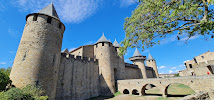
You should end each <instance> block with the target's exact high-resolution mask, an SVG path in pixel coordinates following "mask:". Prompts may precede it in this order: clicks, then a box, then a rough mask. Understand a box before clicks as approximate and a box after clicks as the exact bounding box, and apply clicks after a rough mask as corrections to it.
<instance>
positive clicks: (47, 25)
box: [10, 4, 65, 99]
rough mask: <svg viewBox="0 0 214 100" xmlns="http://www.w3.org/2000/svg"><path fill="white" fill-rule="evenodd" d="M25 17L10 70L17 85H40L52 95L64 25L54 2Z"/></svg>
mask: <svg viewBox="0 0 214 100" xmlns="http://www.w3.org/2000/svg"><path fill="white" fill-rule="evenodd" d="M26 21H27V22H26V25H25V28H24V31H23V35H22V38H21V42H20V44H19V48H18V51H17V54H16V57H15V60H14V64H13V67H12V71H11V74H10V78H11V80H12V84H13V85H15V86H16V87H24V86H26V85H28V84H30V85H36V86H41V88H42V89H43V90H45V94H46V95H48V96H49V98H50V99H53V98H54V97H55V92H56V80H57V74H58V67H59V64H60V57H61V54H60V53H61V46H62V38H63V33H64V30H65V26H64V24H63V23H62V22H61V21H60V19H59V17H58V15H57V13H56V10H55V8H54V6H53V4H50V5H48V6H47V7H46V8H44V9H42V10H41V11H40V12H38V13H33V14H29V15H27V16H26Z"/></svg>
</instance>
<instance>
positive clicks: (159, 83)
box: [118, 75, 214, 97]
mask: <svg viewBox="0 0 214 100" xmlns="http://www.w3.org/2000/svg"><path fill="white" fill-rule="evenodd" d="M174 83H181V84H184V85H187V86H189V87H190V88H191V89H193V90H194V91H195V92H196V93H197V92H200V91H210V90H212V89H214V75H206V76H198V77H196V76H191V77H176V78H148V79H131V80H118V91H120V92H121V93H124V94H132V91H133V90H134V91H138V93H139V95H145V89H146V88H145V87H146V86H147V85H148V84H153V85H155V86H156V87H157V88H159V89H160V90H161V93H162V96H163V97H167V89H168V87H169V86H170V85H171V84H174Z"/></svg>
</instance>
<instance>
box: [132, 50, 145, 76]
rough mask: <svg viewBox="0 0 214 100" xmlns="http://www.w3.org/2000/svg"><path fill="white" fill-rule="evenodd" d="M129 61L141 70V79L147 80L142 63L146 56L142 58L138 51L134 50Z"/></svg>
mask: <svg viewBox="0 0 214 100" xmlns="http://www.w3.org/2000/svg"><path fill="white" fill-rule="evenodd" d="M129 60H131V61H132V62H133V63H134V64H135V65H138V67H139V68H140V70H141V73H142V76H143V78H144V79H145V78H147V75H146V67H145V64H144V61H145V60H146V56H142V55H141V54H140V52H139V51H138V49H137V48H136V50H135V52H134V55H133V56H132V57H131V58H129Z"/></svg>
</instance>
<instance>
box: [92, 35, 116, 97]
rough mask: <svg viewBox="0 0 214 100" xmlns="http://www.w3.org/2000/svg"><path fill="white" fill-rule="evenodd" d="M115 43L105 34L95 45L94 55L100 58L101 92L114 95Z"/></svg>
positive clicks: (104, 94)
mask: <svg viewBox="0 0 214 100" xmlns="http://www.w3.org/2000/svg"><path fill="white" fill-rule="evenodd" d="M112 50H113V45H112V43H111V42H110V41H108V40H107V39H106V37H105V36H104V34H103V36H102V37H101V38H100V39H99V40H98V41H97V42H96V43H95V45H94V56H95V58H96V59H98V63H99V74H100V86H101V87H100V93H101V95H102V96H112V95H113V94H114V93H115V80H114V63H113V61H114V60H113V56H112V53H113V52H112Z"/></svg>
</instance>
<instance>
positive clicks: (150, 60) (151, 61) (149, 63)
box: [146, 53, 159, 78]
mask: <svg viewBox="0 0 214 100" xmlns="http://www.w3.org/2000/svg"><path fill="white" fill-rule="evenodd" d="M146 65H147V66H149V67H152V68H153V70H154V71H155V75H156V77H157V78H159V75H158V69H157V65H156V61H155V59H154V58H153V57H152V56H151V55H150V53H149V57H148V59H146Z"/></svg>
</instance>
